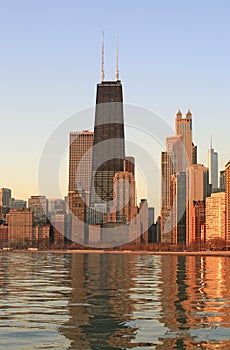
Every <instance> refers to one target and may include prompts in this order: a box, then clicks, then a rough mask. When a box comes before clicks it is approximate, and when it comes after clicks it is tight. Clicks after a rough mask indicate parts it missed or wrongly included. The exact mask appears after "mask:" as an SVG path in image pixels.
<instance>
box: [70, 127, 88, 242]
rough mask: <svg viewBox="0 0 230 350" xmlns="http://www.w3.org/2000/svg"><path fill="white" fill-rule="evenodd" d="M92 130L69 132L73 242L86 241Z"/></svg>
mask: <svg viewBox="0 0 230 350" xmlns="http://www.w3.org/2000/svg"><path fill="white" fill-rule="evenodd" d="M92 149H93V132H91V131H88V130H83V131H79V132H71V133H70V144H69V191H68V206H69V212H70V214H71V217H72V229H71V231H72V233H71V239H72V241H73V242H77V243H81V244H84V243H86V242H85V240H86V232H85V230H86V226H85V223H86V208H87V207H88V206H89V200H90V186H91V171H92Z"/></svg>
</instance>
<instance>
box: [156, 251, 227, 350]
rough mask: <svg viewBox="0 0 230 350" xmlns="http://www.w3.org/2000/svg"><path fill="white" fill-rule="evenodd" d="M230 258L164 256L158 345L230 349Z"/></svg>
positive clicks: (164, 347) (165, 346)
mask: <svg viewBox="0 0 230 350" xmlns="http://www.w3.org/2000/svg"><path fill="white" fill-rule="evenodd" d="M229 268H230V259H229V258H228V257H226V258H225V257H205V256H187V257H185V256H165V257H164V258H163V259H162V282H163V283H162V295H161V304H162V322H163V323H164V325H165V326H166V327H167V328H168V332H167V333H166V334H165V336H164V337H163V338H160V340H161V341H162V344H160V345H158V346H157V349H162V350H165V349H181V350H182V349H230V336H228V334H229V332H230V330H229V327H230V288H229V287H230V276H229V273H228V271H230V269H229Z"/></svg>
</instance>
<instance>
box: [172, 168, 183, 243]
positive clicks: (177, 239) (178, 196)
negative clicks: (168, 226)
mask: <svg viewBox="0 0 230 350" xmlns="http://www.w3.org/2000/svg"><path fill="white" fill-rule="evenodd" d="M171 195H172V198H173V206H172V211H171V215H172V235H171V243H172V244H181V245H185V244H186V173H185V172H180V173H179V172H178V173H176V174H174V175H172V177H171Z"/></svg>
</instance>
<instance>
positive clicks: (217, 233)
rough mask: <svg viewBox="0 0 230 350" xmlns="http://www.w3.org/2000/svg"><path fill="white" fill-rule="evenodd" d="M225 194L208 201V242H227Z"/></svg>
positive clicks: (217, 195)
mask: <svg viewBox="0 0 230 350" xmlns="http://www.w3.org/2000/svg"><path fill="white" fill-rule="evenodd" d="M225 225H226V222H225V192H219V193H212V194H211V197H209V198H207V199H206V242H212V241H215V240H222V241H224V240H225Z"/></svg>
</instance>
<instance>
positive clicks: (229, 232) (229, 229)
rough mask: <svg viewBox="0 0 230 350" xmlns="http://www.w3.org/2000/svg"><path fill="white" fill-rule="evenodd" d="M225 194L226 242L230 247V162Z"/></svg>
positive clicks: (227, 167)
mask: <svg viewBox="0 0 230 350" xmlns="http://www.w3.org/2000/svg"><path fill="white" fill-rule="evenodd" d="M225 192H226V202H225V204H226V240H227V245H228V247H229V246H230V160H229V161H228V163H227V164H226V166H225Z"/></svg>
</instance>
